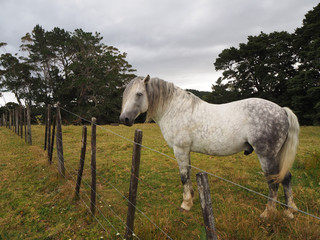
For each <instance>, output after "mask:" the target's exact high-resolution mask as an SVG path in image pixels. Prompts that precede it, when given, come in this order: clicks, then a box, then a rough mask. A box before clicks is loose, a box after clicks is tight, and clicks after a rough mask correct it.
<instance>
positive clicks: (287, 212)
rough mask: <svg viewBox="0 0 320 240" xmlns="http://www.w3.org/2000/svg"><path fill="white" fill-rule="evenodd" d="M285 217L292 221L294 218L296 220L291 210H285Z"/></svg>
mask: <svg viewBox="0 0 320 240" xmlns="http://www.w3.org/2000/svg"><path fill="white" fill-rule="evenodd" d="M284 215H285V216H286V217H287V218H290V219H293V218H294V216H293V213H292V212H291V210H290V209H286V210H284Z"/></svg>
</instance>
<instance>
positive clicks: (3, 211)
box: [0, 124, 320, 239]
mask: <svg viewBox="0 0 320 240" xmlns="http://www.w3.org/2000/svg"><path fill="white" fill-rule="evenodd" d="M105 128H106V129H110V130H112V131H114V132H116V133H118V134H120V135H122V136H125V137H127V138H129V139H133V134H134V130H135V128H140V129H142V130H143V144H144V145H146V146H148V147H151V148H153V149H156V150H157V151H160V152H163V153H165V154H168V155H169V156H172V157H173V152H172V150H171V149H170V148H169V147H168V146H167V145H166V143H165V141H164V139H163V137H162V135H161V132H160V130H159V128H158V127H157V125H155V124H137V125H135V127H132V128H128V127H124V126H117V127H115V126H104V129H102V128H99V127H98V128H97V177H98V179H97V193H98V195H99V196H98V197H97V205H98V208H99V211H97V214H96V217H97V219H98V220H99V221H100V222H101V224H102V226H103V227H102V226H100V225H99V223H98V222H97V220H96V219H94V218H93V217H92V216H91V215H90V213H89V211H88V209H87V208H86V206H85V204H84V203H83V201H84V202H85V203H86V204H87V205H88V206H89V205H90V203H89V200H88V195H89V194H90V189H89V187H88V186H87V185H86V183H87V184H90V127H88V148H87V156H86V162H85V169H84V182H83V183H82V185H81V193H80V195H81V199H83V201H82V200H81V199H80V200H76V199H75V198H74V188H75V181H74V178H76V175H77V172H76V171H77V168H78V164H79V157H80V147H81V127H79V126H63V143H64V146H63V148H64V149H63V150H64V157H65V160H66V163H65V166H66V169H67V171H66V173H67V177H66V179H62V178H61V177H59V174H58V171H57V167H56V163H57V157H56V152H54V158H53V164H52V165H48V163H47V157H46V153H45V152H44V151H43V142H44V127H43V126H32V131H33V132H32V134H33V143H34V145H33V146H29V145H27V144H26V143H24V141H23V140H21V139H20V138H19V137H18V136H17V135H15V134H14V133H12V131H11V130H9V129H6V128H0V142H1V145H0V176H1V181H0V193H1V194H0V226H1V227H0V239H100V238H103V239H121V237H119V236H117V233H118V232H119V233H120V234H121V236H123V233H124V231H125V227H124V224H123V223H122V221H124V222H125V221H126V211H127V205H128V203H127V202H126V200H124V199H123V197H122V196H121V195H120V194H119V193H118V192H117V191H116V190H114V188H113V187H112V186H114V187H116V188H117V189H118V190H119V191H120V193H121V194H123V195H124V196H126V197H127V196H128V189H129V179H130V167H131V155H132V143H130V142H127V141H125V140H124V139H122V138H119V137H118V136H115V135H114V134H112V133H110V132H108V131H107V130H105ZM319 143H320V127H302V129H301V134H300V146H299V149H298V154H297V158H296V161H295V164H294V166H293V169H292V173H293V191H294V197H295V202H296V204H297V206H298V208H300V209H301V210H304V211H308V212H310V213H311V214H314V215H317V216H320V151H319ZM191 161H192V165H194V166H196V167H199V168H201V169H205V170H207V171H208V172H211V173H214V174H216V175H218V176H221V177H224V178H226V179H229V180H231V181H234V182H236V183H239V184H241V185H244V186H246V187H249V188H251V189H253V190H255V191H258V192H260V193H263V194H265V195H267V194H268V190H267V184H266V182H265V179H264V176H263V174H262V171H261V168H260V165H259V161H258V159H257V157H256V155H255V154H251V155H249V156H244V155H243V153H239V154H236V155H233V156H229V157H213V156H206V155H202V154H194V153H193V154H192V156H191ZM196 173H197V172H196V171H195V170H193V172H192V181H193V184H194V189H195V190H196V180H195V174H196ZM209 181H210V187H211V196H212V202H213V211H214V216H215V221H216V228H217V233H218V236H219V239H320V220H317V219H314V218H311V217H308V216H306V215H304V214H302V213H297V214H295V218H294V219H293V220H290V219H287V218H285V217H284V216H283V210H284V208H283V207H281V206H278V210H279V214H276V215H275V216H274V217H273V218H272V219H269V220H266V221H263V220H261V219H260V218H259V215H260V213H261V212H262V211H263V210H264V208H265V204H266V201H267V200H266V199H264V198H263V197H260V196H258V195H255V194H252V193H250V192H248V191H246V190H243V189H240V188H238V187H235V186H233V185H230V184H229V183H226V182H224V181H221V180H219V179H216V178H214V177H212V176H209ZM282 192H283V190H282V188H280V190H279V199H280V200H281V201H282V202H284V197H283V193H282ZM195 193H196V194H195V201H194V207H193V208H192V210H191V211H190V212H188V213H185V212H180V211H179V207H180V203H181V200H182V186H181V183H180V176H179V171H178V166H177V163H176V162H175V161H174V160H172V159H168V158H166V157H165V156H163V155H160V154H158V153H155V152H153V151H150V150H148V149H145V148H143V149H142V156H141V165H140V182H139V188H138V199H137V207H138V208H139V209H140V210H141V211H143V212H144V213H145V214H146V215H147V216H148V217H149V218H150V219H151V220H152V221H153V222H154V223H156V224H157V225H158V226H159V227H161V229H162V230H163V231H165V232H166V233H167V234H168V235H169V236H170V237H172V238H173V239H203V233H204V228H203V219H202V214H201V209H200V204H199V197H198V193H197V191H195ZM111 209H112V210H113V211H114V212H115V213H116V214H117V215H118V217H120V218H121V220H122V221H120V220H119V219H118V217H117V216H115V214H114V213H113V211H112V210H111ZM102 214H103V215H104V216H105V218H107V219H108V221H110V223H111V224H112V225H114V228H115V229H116V230H114V229H113V228H112V227H111V226H110V225H109V223H108V222H107V220H105V218H104V216H102ZM103 228H105V229H107V231H108V232H105V231H104V229H103ZM135 233H136V235H137V236H139V237H140V238H141V239H166V237H165V235H164V234H163V233H161V231H160V230H159V229H158V228H157V227H155V226H154V225H153V224H151V223H150V222H149V221H148V220H147V219H146V218H145V217H144V216H143V215H142V214H141V213H140V212H138V211H137V212H136V221H135Z"/></svg>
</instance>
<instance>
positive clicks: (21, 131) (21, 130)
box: [19, 106, 23, 138]
mask: <svg viewBox="0 0 320 240" xmlns="http://www.w3.org/2000/svg"><path fill="white" fill-rule="evenodd" d="M19 118H20V122H19V125H20V137H21V138H23V118H22V106H19Z"/></svg>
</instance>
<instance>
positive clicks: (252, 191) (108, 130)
mask: <svg viewBox="0 0 320 240" xmlns="http://www.w3.org/2000/svg"><path fill="white" fill-rule="evenodd" d="M60 108H61V110H63V111H65V112H68V113H70V114H72V115H74V116H76V117H79V118H81V119H82V120H84V121H86V122H88V123H92V122H91V121H90V120H88V119H85V118H83V117H81V116H80V115H78V114H76V113H73V112H71V111H69V110H67V109H65V108H62V107H60ZM96 126H97V127H99V128H100V129H103V130H105V131H107V132H109V133H112V134H113V135H116V136H118V137H120V138H122V139H124V140H126V141H128V142H130V143H135V142H134V141H132V140H131V139H129V138H127V137H124V136H122V135H120V134H118V133H116V132H114V131H112V130H110V129H107V128H105V127H103V126H101V125H98V124H96ZM135 144H138V145H140V146H141V147H143V148H145V149H148V150H150V151H153V152H155V153H158V154H160V155H163V156H165V157H167V158H169V159H171V160H174V161H176V159H175V158H173V157H171V156H169V155H168V154H165V153H163V152H160V151H158V150H156V149H153V148H150V147H148V146H145V145H143V144H139V143H135ZM187 165H188V166H189V167H191V168H193V169H196V170H198V171H201V172H205V173H207V174H208V175H210V176H213V177H215V178H217V179H220V180H222V181H225V182H227V183H229V184H232V185H234V186H237V187H239V188H242V189H244V190H246V191H248V192H251V193H254V194H256V195H259V196H261V197H264V198H266V199H268V200H271V201H274V202H276V203H278V204H280V205H282V206H285V207H287V208H291V209H293V210H295V211H297V212H300V213H303V214H305V215H307V216H309V217H312V218H315V219H318V220H320V217H318V216H316V215H313V214H311V213H308V212H306V211H303V210H300V209H297V208H294V207H291V206H289V205H287V204H285V203H283V202H280V201H278V200H275V199H273V198H271V197H269V196H267V195H265V194H262V193H260V192H257V191H255V190H253V189H250V188H248V187H245V186H242V185H241V184H238V183H235V182H233V181H231V180H228V179H226V178H223V177H220V176H218V175H216V174H213V173H210V172H207V171H206V170H204V169H201V168H198V167H196V166H193V165H191V164H187Z"/></svg>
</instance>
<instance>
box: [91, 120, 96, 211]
mask: <svg viewBox="0 0 320 240" xmlns="http://www.w3.org/2000/svg"><path fill="white" fill-rule="evenodd" d="M96 140H97V139H96V118H94V117H93V118H92V119H91V205H90V209H91V213H92V215H94V214H95V211H96V185H97V184H96V150H97V149H96Z"/></svg>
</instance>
